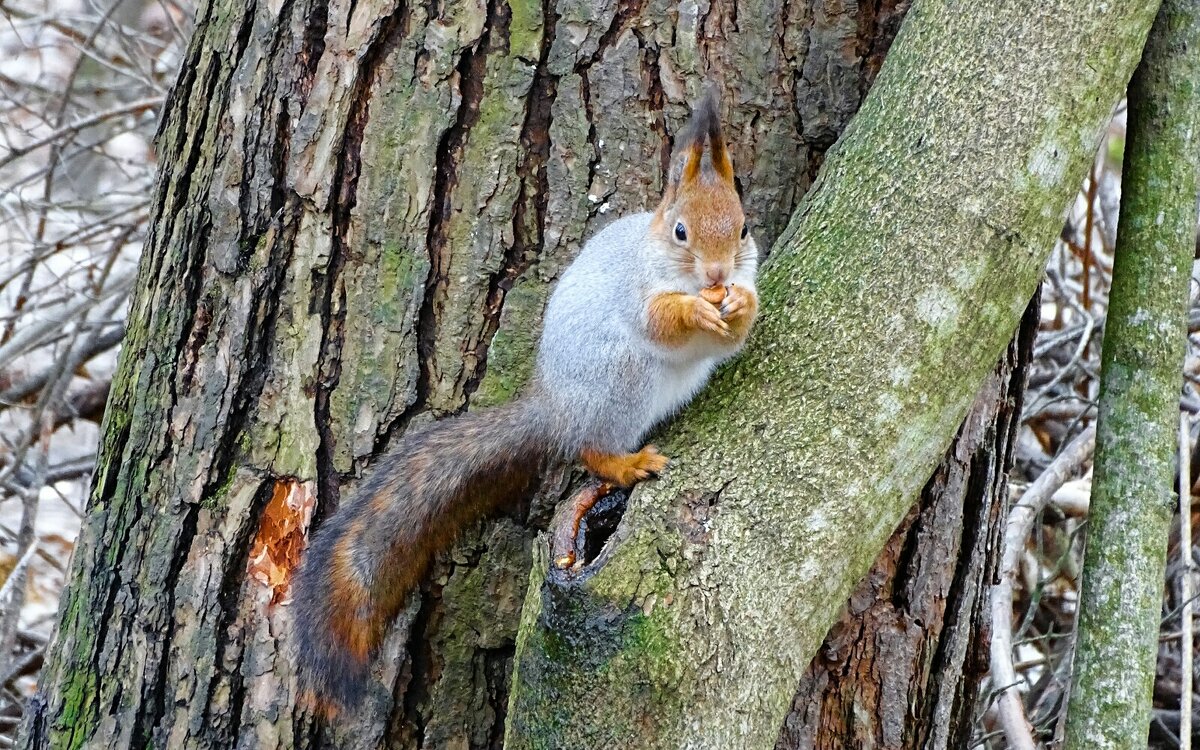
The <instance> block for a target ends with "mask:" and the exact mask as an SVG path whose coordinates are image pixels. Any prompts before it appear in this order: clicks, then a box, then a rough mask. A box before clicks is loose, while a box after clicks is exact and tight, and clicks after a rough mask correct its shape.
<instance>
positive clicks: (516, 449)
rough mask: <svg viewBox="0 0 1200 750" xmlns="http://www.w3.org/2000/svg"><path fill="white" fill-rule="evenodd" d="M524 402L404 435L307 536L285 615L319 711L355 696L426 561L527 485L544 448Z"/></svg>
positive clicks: (541, 434) (545, 444) (545, 443)
mask: <svg viewBox="0 0 1200 750" xmlns="http://www.w3.org/2000/svg"><path fill="white" fill-rule="evenodd" d="M529 403H530V402H526V401H517V402H515V403H513V404H509V405H506V406H501V407H497V408H494V409H486V410H482V411H480V412H468V413H466V414H464V415H462V416H459V417H454V418H451V419H444V420H441V421H439V422H436V423H434V424H432V425H430V426H428V427H427V428H425V429H422V430H417V431H415V432H414V433H412V434H409V435H405V436H404V438H403V439H402V441H401V444H400V445H399V446H398V447H397V449H396V450H394V451H392V452H391V453H390V454H389V455H388V456H387V457H386V458H384V459H383V461H382V462H381V463H380V464H379V465H378V466H376V467H374V468H373V470H372V472H371V474H370V476H369V477H368V478H367V479H366V480H365V481H364V482H363V485H362V486H361V487H360V488H359V490H358V492H357V493H355V495H354V496H353V497H352V498H351V499H350V500H349V502H345V503H343V504H342V506H341V507H340V508H339V509H338V510H337V511H336V512H335V513H334V514H333V516H332V517H330V518H327V519H325V522H324V523H323V524H321V526H320V528H318V529H317V531H316V533H315V534H314V535H313V536H312V537H311V539H310V540H309V543H308V549H307V550H306V552H305V554H304V558H303V560H302V561H301V564H300V569H299V571H298V574H297V577H296V579H295V588H294V589H293V596H292V612H293V623H294V632H295V635H296V640H297V644H298V647H299V653H298V657H299V664H298V667H299V670H300V678H301V680H302V684H303V685H304V686H305V687H306V688H307V689H308V690H310V691H311V692H312V693H313V694H314V695H315V697H316V699H317V701H318V704H319V706H320V707H321V708H322V709H323V710H325V711H327V712H336V711H337V710H338V709H339V708H346V707H349V706H351V705H353V704H354V703H355V702H357V701H358V700H359V698H360V697H361V696H362V691H363V689H364V687H365V686H366V684H367V679H368V676H369V672H370V663H371V657H372V656H374V654H375V652H376V650H377V648H378V647H379V644H380V642H381V641H382V640H383V637H384V634H385V633H386V630H387V627H388V625H389V624H390V623H391V621H392V619H393V618H394V617H395V616H396V613H397V612H398V611H399V610H400V607H401V606H403V604H404V601H405V599H406V597H407V596H408V594H409V592H410V591H412V590H413V589H414V588H415V587H416V586H417V584H418V583H420V581H421V578H422V577H423V576H424V574H425V571H426V569H427V568H428V567H429V562H430V560H431V559H432V557H433V556H434V555H435V554H436V553H437V552H439V551H440V550H442V549H444V548H446V547H447V546H449V544H450V543H451V542H452V541H453V540H454V538H455V536H456V535H457V534H458V532H459V530H460V529H462V528H463V527H464V526H466V525H467V524H469V523H470V522H472V521H474V520H475V519H477V518H479V517H480V516H482V515H484V514H486V513H488V512H489V511H492V510H494V509H495V508H496V507H498V506H499V505H501V504H503V503H504V502H505V501H509V500H511V499H512V498H514V497H519V496H520V495H521V494H522V493H523V492H524V491H526V490H528V489H530V488H531V487H530V486H531V484H532V481H533V479H534V478H535V476H536V474H537V470H538V465H539V464H540V463H541V461H542V460H543V459H544V458H545V457H546V455H547V454H548V453H549V451H550V445H549V442H548V440H547V436H546V433H545V430H544V429H542V428H541V426H540V425H539V424H537V422H538V420H537V419H536V418H535V415H534V413H533V411H532V408H531V407H530V406H529V405H528V404H529Z"/></svg>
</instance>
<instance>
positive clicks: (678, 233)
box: [675, 221, 687, 242]
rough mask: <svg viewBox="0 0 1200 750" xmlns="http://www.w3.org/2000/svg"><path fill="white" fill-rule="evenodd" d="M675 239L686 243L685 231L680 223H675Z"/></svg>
mask: <svg viewBox="0 0 1200 750" xmlns="http://www.w3.org/2000/svg"><path fill="white" fill-rule="evenodd" d="M675 239H677V240H679V241H680V242H687V230H686V229H684V227H683V222H682V221H677V222H675Z"/></svg>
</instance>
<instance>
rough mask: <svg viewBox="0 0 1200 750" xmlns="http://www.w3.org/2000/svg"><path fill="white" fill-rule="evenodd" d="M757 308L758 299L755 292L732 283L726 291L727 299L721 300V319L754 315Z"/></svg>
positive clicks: (734, 318) (735, 318)
mask: <svg viewBox="0 0 1200 750" xmlns="http://www.w3.org/2000/svg"><path fill="white" fill-rule="evenodd" d="M757 308H758V299H757V298H756V297H755V296H754V293H753V292H751V291H750V290H749V289H747V288H746V287H744V286H738V285H737V284H730V285H729V288H728V289H727V290H726V292H725V299H723V300H721V307H720V312H721V319H722V320H737V319H738V318H743V317H746V316H747V315H753V314H754V313H755V311H756V310H757Z"/></svg>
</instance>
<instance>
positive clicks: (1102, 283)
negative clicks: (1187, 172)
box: [0, 0, 1200, 749]
mask: <svg viewBox="0 0 1200 750" xmlns="http://www.w3.org/2000/svg"><path fill="white" fill-rule="evenodd" d="M190 18H191V9H190V6H189V4H188V3H186V2H175V1H174V0H124V1H123V2H122V0H115V2H114V1H111V0H110V1H109V2H89V1H88V0H59V1H52V0H0V537H2V540H3V545H4V546H3V549H2V550H0V580H2V581H3V584H0V747H8V746H11V745H12V744H13V741H14V737H13V733H14V731H15V727H16V726H17V724H18V722H19V720H20V716H21V713H22V710H23V706H24V701H25V700H26V699H27V698H28V697H29V696H30V695H31V694H32V693H33V691H34V688H35V686H36V680H37V678H38V673H39V669H40V666H41V663H42V658H43V653H44V649H45V647H46V644H47V642H48V640H49V638H50V636H51V632H50V630H51V627H52V625H53V619H54V613H55V611H56V609H57V604H58V596H59V592H60V590H61V588H62V585H63V578H64V574H65V571H66V569H67V563H68V559H69V556H70V554H71V550H72V546H73V541H74V539H75V536H76V534H77V532H78V527H79V522H80V518H81V514H82V506H83V503H84V502H85V498H86V495H87V489H88V483H89V477H90V472H91V470H92V467H93V461H94V455H95V450H96V444H97V441H98V439H99V424H100V421H101V418H102V416H103V413H104V403H105V399H106V397H107V394H108V390H109V384H110V378H111V374H112V370H113V365H114V363H115V354H116V351H117V349H118V347H119V345H120V340H121V337H122V333H123V330H124V327H123V316H124V314H125V307H126V301H127V298H128V295H129V292H130V289H131V287H132V286H133V283H134V275H135V272H136V264H137V259H138V254H139V250H140V248H141V244H142V239H143V236H144V232H145V230H146V228H147V222H148V220H149V210H150V205H149V201H150V198H149V196H150V194H151V190H150V188H151V185H152V182H153V179H154V173H155V169H156V158H155V152H154V147H153V138H154V133H155V127H156V118H157V113H158V112H159V110H160V108H161V105H162V103H163V102H164V101H165V99H166V97H167V96H168V91H169V88H170V86H171V83H172V81H173V79H174V77H175V74H176V68H177V65H178V61H179V59H180V55H181V53H182V50H183V46H184V45H185V44H186V40H187V36H188V31H189V24H190ZM1123 143H1124V112H1123V110H1122V108H1118V110H1117V112H1116V113H1114V117H1113V121H1112V125H1111V127H1110V128H1109V131H1108V135H1107V138H1106V140H1105V144H1104V146H1103V147H1102V148H1101V150H1100V153H1099V154H1098V155H1097V157H1096V160H1095V164H1094V167H1093V169H1092V171H1091V174H1090V177H1089V178H1088V180H1087V181H1086V182H1085V184H1084V185H1082V186H1081V188H1080V192H1079V195H1078V197H1077V199H1076V201H1075V204H1074V207H1073V208H1072V210H1071V212H1070V216H1069V218H1068V221H1067V222H1066V225H1065V226H1064V228H1063V231H1062V235H1061V237H1060V238H1059V240H1058V242H1057V243H1056V246H1055V248H1054V250H1053V253H1052V255H1051V258H1050V262H1049V264H1048V266H1047V268H1046V275H1045V280H1044V282H1043V285H1042V297H1041V302H1042V306H1041V326H1040V330H1039V333H1038V338H1037V341H1036V343H1035V354H1034V364H1033V367H1032V369H1031V372H1030V378H1029V382H1028V390H1027V392H1026V395H1025V401H1024V413H1023V424H1022V428H1021V432H1020V436H1019V439H1018V452H1017V460H1016V466H1015V468H1014V469H1013V474H1012V483H1011V487H1012V497H1011V501H1012V508H1013V509H1012V511H1011V517H1010V522H1009V533H1008V534H1006V539H1005V542H1006V544H1007V545H1009V546H1010V549H1009V554H1006V555H1005V560H1006V564H1007V565H1008V568H1009V569H1006V570H1004V571H1001V575H1004V574H1008V573H1011V574H1012V575H1013V576H1014V577H1015V579H1014V580H1015V583H1014V585H1013V587H1012V588H1011V602H1010V601H1009V598H1008V597H1009V594H1010V591H1009V589H1007V588H1006V587H997V591H996V592H995V596H996V598H995V599H993V612H994V613H995V612H1007V613H1008V614H1009V621H1008V622H1005V621H1004V619H1005V618H1003V617H1001V618H999V619H998V620H997V621H996V622H995V626H996V627H995V630H994V632H993V652H992V667H993V679H992V680H991V682H990V683H989V684H988V685H986V686H985V688H984V690H983V691H982V694H981V697H980V701H979V705H978V709H977V714H978V720H977V729H976V736H975V738H974V740H973V746H974V747H977V748H989V749H998V748H1004V747H1009V746H1010V744H1009V739H1008V738H1007V737H1006V736H1005V734H1004V732H1003V731H1002V729H1001V728H1000V723H1001V722H1000V717H999V716H998V712H997V708H996V707H997V701H996V698H997V696H998V695H999V694H1000V693H1001V692H1002V691H1006V690H1013V691H1016V693H1017V694H1018V695H1019V696H1020V699H1021V703H1022V704H1023V706H1024V711H1025V715H1026V716H1027V717H1028V719H1029V721H1030V723H1031V724H1032V725H1033V727H1034V730H1035V735H1036V737H1037V738H1038V739H1043V740H1044V739H1048V738H1050V737H1053V736H1054V735H1055V732H1056V728H1057V727H1058V725H1059V723H1060V721H1061V719H1062V713H1063V708H1064V704H1065V696H1066V693H1067V688H1068V686H1067V681H1068V680H1069V674H1070V656H1071V648H1072V641H1071V633H1072V628H1073V620H1074V613H1075V602H1076V594H1077V579H1078V574H1079V568H1080V560H1081V552H1082V547H1081V545H1082V542H1083V536H1084V534H1083V532H1084V531H1085V529H1086V520H1087V513H1088V497H1089V491H1090V457H1091V443H1090V437H1089V436H1090V435H1091V432H1090V430H1091V429H1092V427H1093V421H1094V420H1093V416H1094V407H1095V399H1096V395H1097V387H1098V382H1099V381H1098V377H1099V369H1100V346H1101V342H1102V339H1103V333H1104V319H1105V310H1106V306H1107V295H1108V286H1109V279H1110V275H1111V270H1112V253H1113V244H1114V241H1115V236H1116V222H1117V209H1118V205H1119V200H1120V182H1121V159H1122V147H1123ZM1196 292H1197V284H1196V283H1195V282H1194V283H1193V285H1192V295H1191V300H1192V306H1191V309H1190V313H1189V326H1188V330H1189V339H1188V354H1187V360H1186V365H1185V369H1184V373H1183V379H1182V390H1181V394H1180V416H1181V455H1185V456H1188V457H1190V460H1188V461H1184V462H1182V465H1183V466H1184V469H1185V470H1186V474H1187V475H1186V476H1184V477H1183V482H1182V483H1181V485H1180V486H1188V487H1191V488H1193V491H1194V487H1195V484H1196V481H1197V475H1198V474H1200V456H1196V455H1194V454H1195V451H1196V450H1197V428H1198V427H1200V422H1198V421H1197V420H1196V418H1195V416H1196V414H1197V413H1198V412H1200V387H1198V384H1200V337H1197V334H1200V305H1197V299H1198V296H1197V293H1196ZM864 402H868V401H864ZM1189 467H1190V468H1189ZM1188 507H1191V506H1190V505H1189V506H1188ZM1191 512H1192V513H1194V512H1195V511H1194V510H1192V511H1191ZM1031 521H1032V522H1031ZM1197 525H1200V524H1198V523H1197V522H1196V521H1195V520H1194V521H1193V523H1192V524H1191V527H1192V529H1195V528H1196V527H1197ZM1176 528H1177V529H1178V525H1177V526H1176ZM1194 554H1195V539H1194V537H1193V538H1192V539H1188V540H1186V541H1184V540H1181V539H1180V537H1179V534H1178V531H1176V532H1175V533H1174V534H1173V536H1172V539H1171V542H1170V557H1169V562H1168V569H1167V576H1166V580H1165V581H1164V582H1163V605H1162V620H1161V637H1160V649H1159V659H1158V672H1157V680H1156V684H1155V706H1156V709H1155V716H1154V721H1153V724H1152V730H1151V737H1150V746H1152V747H1163V748H1174V747H1183V746H1189V743H1185V742H1181V739H1180V738H1179V736H1178V732H1179V723H1180V721H1179V711H1180V704H1181V700H1180V690H1181V687H1180V685H1181V681H1180V675H1181V674H1182V673H1183V671H1184V670H1193V669H1194V664H1184V663H1183V657H1182V650H1181V644H1182V642H1183V639H1184V638H1190V637H1192V636H1191V633H1192V628H1191V627H1190V623H1187V622H1184V619H1183V615H1184V606H1183V605H1184V604H1185V602H1184V600H1183V592H1184V591H1185V590H1187V591H1195V590H1196V585H1195V584H1194V583H1193V584H1191V585H1190V586H1186V587H1185V580H1184V579H1185V577H1189V576H1190V577H1194V573H1193V572H1191V571H1192V570H1193V569H1192V568H1191V564H1192V560H1193V557H1194ZM1188 614H1189V617H1190V611H1189V612H1188ZM997 675H1011V678H1010V679H1006V680H1000V679H997V678H996V676H997Z"/></svg>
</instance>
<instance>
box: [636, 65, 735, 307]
mask: <svg viewBox="0 0 1200 750" xmlns="http://www.w3.org/2000/svg"><path fill="white" fill-rule="evenodd" d="M651 232H652V233H653V234H654V235H655V236H656V238H657V239H659V240H660V241H661V242H663V243H664V244H665V246H667V247H668V248H670V251H671V252H670V256H671V258H672V260H673V261H674V262H675V264H676V270H677V271H678V272H679V273H680V275H681V276H685V277H688V278H691V279H692V280H694V281H695V282H696V284H697V288H698V289H699V288H703V287H709V286H716V285H723V284H727V283H729V279H730V277H731V276H732V275H733V272H734V269H736V268H738V267H740V266H742V265H744V264H747V263H750V262H754V263H757V262H758V247H757V246H756V245H755V244H754V239H753V238H752V237H751V236H750V231H749V229H748V228H747V227H746V216H745V214H744V213H743V212H742V199H741V197H740V196H739V195H738V192H737V187H736V186H735V185H734V181H733V160H732V159H730V157H729V150H728V149H727V148H726V147H725V139H724V138H723V137H722V136H721V121H720V119H719V118H718V116H717V98H716V93H715V90H714V89H709V90H708V92H706V93H705V95H704V98H702V99H701V100H700V102H699V103H698V104H697V105H696V106H695V108H694V109H693V110H692V117H691V120H690V121H689V122H688V124H687V127H686V128H684V130H683V132H682V133H681V134H680V137H679V140H678V142H677V143H676V145H675V153H674V154H673V155H672V157H671V170H670V175H669V177H668V182H667V189H666V192H664V193H663V198H662V202H661V203H659V205H658V210H657V211H655V214H654V221H653V223H652V224H651Z"/></svg>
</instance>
